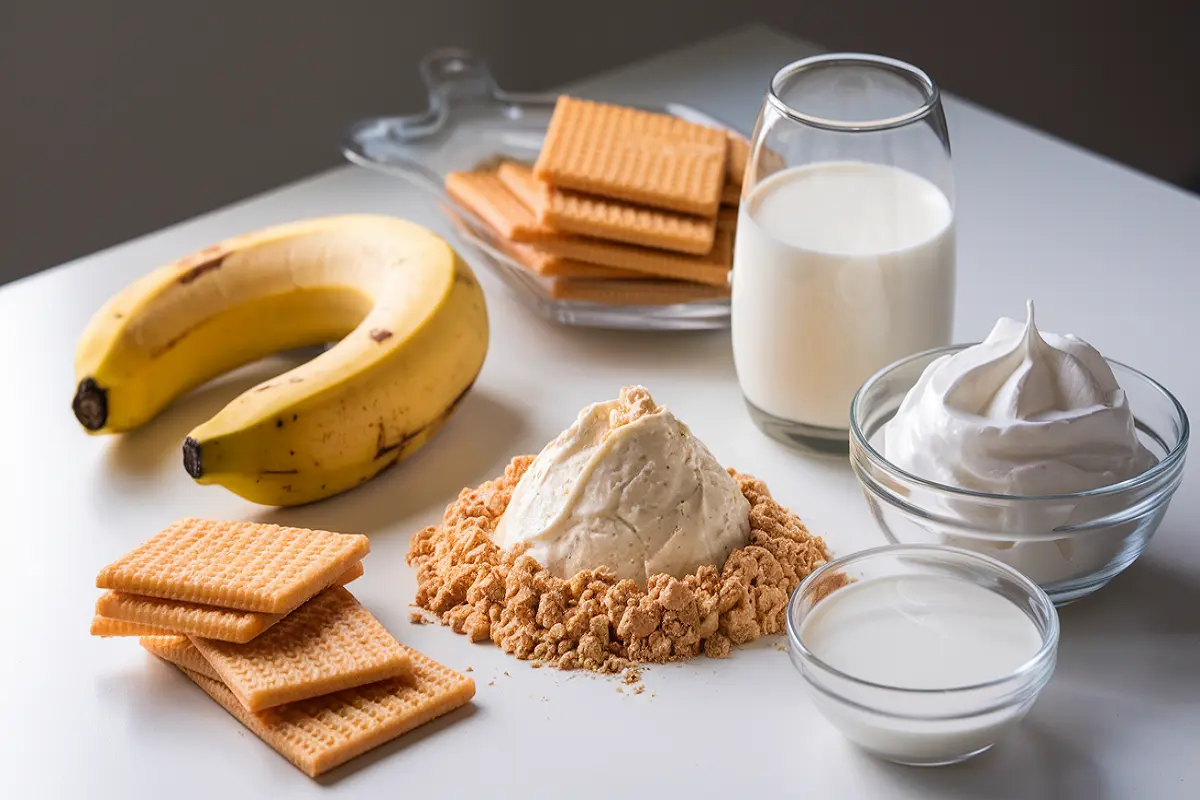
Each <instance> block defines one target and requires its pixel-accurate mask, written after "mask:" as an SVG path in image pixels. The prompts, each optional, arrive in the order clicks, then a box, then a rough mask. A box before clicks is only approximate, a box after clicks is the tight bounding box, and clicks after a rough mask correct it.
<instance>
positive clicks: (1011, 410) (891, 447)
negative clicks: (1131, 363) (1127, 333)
mask: <svg viewBox="0 0 1200 800" xmlns="http://www.w3.org/2000/svg"><path fill="white" fill-rule="evenodd" d="M884 454H885V455H886V457H887V459H888V460H889V461H891V462H892V463H893V464H895V465H896V466H898V467H900V468H901V469H904V470H906V471H908V472H910V473H912V474H914V475H917V476H918V477H921V478H925V479H926V480H931V481H936V482H937V483H942V484H946V485H948V486H954V487H958V488H962V489H970V490H974V491H981V492H992V493H996V494H1007V495H1047V494H1065V493H1070V492H1081V491H1087V490H1090V489H1098V488H1101V487H1104V486H1108V485H1111V484H1114V483H1118V482H1120V481H1122V480H1126V479H1128V478H1131V477H1133V476H1135V475H1138V474H1140V473H1141V472H1143V471H1145V470H1146V469H1148V468H1149V467H1150V466H1152V465H1153V464H1154V463H1155V458H1154V456H1153V455H1152V454H1151V453H1150V451H1148V450H1147V449H1146V448H1145V446H1143V445H1142V444H1141V442H1140V441H1139V440H1138V437H1137V432H1136V430H1135V428H1134V420H1133V414H1132V413H1131V412H1130V409H1129V403H1128V401H1127V399H1126V397H1125V392H1124V390H1122V389H1121V387H1120V386H1118V385H1117V380H1116V378H1115V377H1114V376H1113V373H1112V370H1111V369H1109V366H1108V363H1107V362H1106V361H1105V360H1104V358H1103V357H1102V356H1101V355H1100V353H1099V352H1097V351H1096V349H1095V348H1093V347H1092V346H1091V345H1089V344H1088V343H1087V342H1084V341H1083V340H1082V339H1079V338H1078V337H1076V336H1071V335H1065V336H1060V335H1056V334H1053V333H1042V332H1040V331H1038V329H1037V325H1036V324H1035V322H1034V311H1033V302H1032V301H1030V302H1029V303H1028V319H1027V320H1026V322H1025V323H1024V324H1022V323H1020V322H1018V321H1017V320H1014V319H1008V318H1001V319H1000V320H999V321H998V322H997V323H996V326H995V327H994V328H993V329H992V332H991V333H990V334H988V337H987V339H985V340H984V341H983V342H982V343H980V344H978V345H975V346H974V347H969V348H967V349H965V350H961V351H959V352H957V353H954V354H952V355H947V356H943V357H942V358H939V359H938V360H936V361H934V362H933V363H931V364H930V365H929V366H928V367H927V368H926V369H925V372H924V373H923V374H922V375H921V377H920V379H919V380H918V382H917V384H916V385H915V386H914V387H913V388H912V389H911V390H910V391H909V393H908V395H907V396H906V397H905V398H904V401H903V402H902V403H901V405H900V409H899V411H897V413H896V416H895V417H894V418H893V419H892V420H891V421H890V422H889V423H888V425H887V427H886V429H885V431H884Z"/></svg>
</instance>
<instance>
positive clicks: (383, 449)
mask: <svg viewBox="0 0 1200 800" xmlns="http://www.w3.org/2000/svg"><path fill="white" fill-rule="evenodd" d="M439 419H440V417H439ZM379 430H380V431H382V430H383V426H382V425H381V426H380V428H379ZM424 432H425V428H419V429H418V430H415V431H413V432H412V433H405V434H403V435H402V436H401V437H400V438H399V439H397V440H396V441H395V442H393V443H391V444H384V445H380V446H378V447H377V448H376V450H375V459H374V460H376V461H378V460H379V459H381V458H383V457H384V456H386V455H387V454H388V453H391V452H394V451H396V450H399V449H400V448H402V447H404V445H406V444H408V443H409V442H411V441H412V440H413V439H415V438H417V437H418V436H420V435H421V434H422V433H424Z"/></svg>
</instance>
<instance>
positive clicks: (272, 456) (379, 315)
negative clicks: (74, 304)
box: [73, 215, 488, 505]
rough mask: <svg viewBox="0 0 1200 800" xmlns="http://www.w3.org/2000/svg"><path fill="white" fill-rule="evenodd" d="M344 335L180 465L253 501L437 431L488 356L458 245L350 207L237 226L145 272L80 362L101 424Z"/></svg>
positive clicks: (353, 481) (270, 501)
mask: <svg viewBox="0 0 1200 800" xmlns="http://www.w3.org/2000/svg"><path fill="white" fill-rule="evenodd" d="M339 339H340V341H338V344H336V345H335V346H334V347H332V348H330V349H329V350H327V351H325V352H324V353H322V354H321V355H319V356H317V357H316V358H314V359H313V360H312V361H309V362H308V363H306V364H302V365H300V366H299V367H296V368H295V369H293V370H291V371H289V372H286V373H284V374H283V375H280V376H278V377H275V378H272V379H271V380H268V381H266V382H264V383H261V384H259V385H258V386H255V387H254V388H252V389H250V390H248V391H247V392H245V393H243V394H242V395H240V396H238V397H237V398H235V399H234V400H233V401H232V402H231V403H229V405H227V406H226V407H225V408H224V409H222V410H221V411H220V412H219V413H218V414H217V415H216V416H215V417H213V418H212V419H210V420H208V421H207V422H205V423H203V424H202V425H200V426H199V427H197V428H196V429H195V430H193V431H192V432H191V434H190V435H189V436H188V437H187V439H186V440H185V442H184V446H183V460H184V466H185V468H186V469H187V471H188V473H189V474H190V475H191V476H192V477H193V478H195V479H196V480H197V481H198V482H199V483H216V484H220V485H222V486H225V487H226V488H228V489H230V490H232V491H234V492H236V493H237V494H239V495H241V496H242V497H245V498H246V499H248V500H252V501H254V502H257V503H263V504H267V505H296V504H299V503H307V502H310V501H313V500H319V499H321V498H324V497H328V496H330V495H333V494H337V493H338V492H341V491H345V490H346V489H349V488H352V487H353V486H356V485H358V484H359V483H362V482H364V481H366V480H368V479H370V478H371V477H373V476H374V475H375V474H376V473H378V472H379V471H380V470H382V469H384V468H385V467H387V466H389V465H391V464H394V463H395V462H396V461H399V460H400V459H402V458H404V457H405V456H407V455H409V454H410V453H412V452H413V451H415V450H416V449H417V448H419V447H420V446H421V445H422V444H424V443H425V442H426V441H427V440H428V439H429V438H430V437H431V436H432V435H433V434H434V433H436V432H437V430H438V429H439V428H440V427H441V425H442V424H443V423H444V422H445V421H446V419H447V418H448V417H449V415H450V414H451V413H452V412H453V411H454V409H455V406H456V405H457V403H458V402H459V400H461V399H462V397H463V395H464V394H465V393H466V392H467V390H468V389H469V388H470V387H471V384H472V383H473V382H474V380H475V377H476V376H477V375H478V374H479V370H480V369H481V367H482V366H483V360H484V356H485V355H486V353H487V345H488V325H487V310H486V306H485V304H484V297H483V291H482V289H481V288H480V286H479V284H478V282H477V281H476V280H475V276H474V274H473V273H472V272H471V270H470V268H469V267H468V266H467V265H466V264H465V263H464V262H463V261H462V260H461V259H460V258H459V257H458V256H457V255H456V254H455V253H454V251H453V250H452V249H451V248H450V246H449V245H448V244H446V242H444V241H443V240H442V239H440V238H438V237H437V236H435V235H433V234H432V233H430V232H429V231H427V230H426V229H424V228H422V227H420V226H418V225H414V224H412V223H409V222H405V221H404V220H399V219H394V218H391V217H382V216H367V215H360V216H342V217H328V218H324V219H315V220H308V221H304V222H296V223H291V224H287V225H279V226H276V227H273V228H268V229H266V230H262V231H259V232H256V233H251V234H246V235H244V236H238V237H234V238H232V239H228V240H226V241H224V242H221V243H219V244H216V245H214V246H212V247H209V248H206V249H205V250H201V251H200V252H198V253H195V254H193V255H191V256H189V257H187V258H184V259H181V260H180V261H177V262H175V263H174V264H170V265H168V266H165V267H162V268H161V269H158V270H156V271H154V272H152V273H150V274H149V275H147V276H145V277H144V278H142V279H140V280H138V281H135V282H134V283H133V284H131V285H130V286H128V287H126V289H124V290H123V291H122V292H120V293H119V294H117V295H116V296H115V297H114V298H112V299H111V300H110V301H109V302H108V303H107V304H106V305H105V306H104V307H103V308H101V309H100V311H99V312H97V314H96V316H95V317H93V319H92V321H91V322H90V323H89V325H88V327H87V329H86V330H85V331H84V334H83V337H82V339H81V341H80V344H79V349H78V352H77V354H76V359H75V372H76V377H77V379H78V381H79V384H78V389H77V391H76V394H75V401H74V404H73V408H74V411H75V416H76V417H77V418H78V419H79V421H80V423H82V424H83V426H84V427H85V428H86V429H87V430H88V431H89V432H92V433H109V432H117V431H124V430H129V429H131V428H135V427H137V426H139V425H141V424H143V423H144V422H146V421H147V420H149V419H150V418H152V417H153V416H154V415H155V414H157V413H158V412H159V411H161V410H162V409H163V408H165V407H166V406H167V405H168V404H169V403H170V402H171V401H172V400H173V399H175V398H176V397H178V396H180V395H182V394H183V393H185V392H187V391H188V390H189V389H192V388H194V387H196V386H199V385H200V384H203V383H205V382H206V381H209V380H211V379H212V378H214V377H216V376H218V375H220V374H222V373H224V372H227V371H229V370H231V369H233V368H235V367H238V366H240V365H242V364H246V363H249V362H251V361H255V360H257V359H259V358H262V357H264V356H267V355H269V354H271V353H274V352H277V351H279V350H284V349H289V348H295V347H305V346H311V345H315V344H321V343H325V342H330V341H337V340H339Z"/></svg>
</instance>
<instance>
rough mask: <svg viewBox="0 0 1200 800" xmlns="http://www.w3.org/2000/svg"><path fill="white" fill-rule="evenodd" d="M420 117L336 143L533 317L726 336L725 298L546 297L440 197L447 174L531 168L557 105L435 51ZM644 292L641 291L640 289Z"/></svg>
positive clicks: (696, 115) (681, 108)
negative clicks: (409, 190)
mask: <svg viewBox="0 0 1200 800" xmlns="http://www.w3.org/2000/svg"><path fill="white" fill-rule="evenodd" d="M420 71H421V78H422V80H423V81H424V83H425V86H426V87H427V88H428V90H429V108H428V109H427V110H426V111H424V112H422V113H420V114H414V115H410V116H400V117H374V118H370V119H363V120H359V121H358V122H356V123H354V124H353V125H352V126H351V127H350V129H349V130H348V131H347V132H346V135H345V136H344V138H343V140H342V154H343V155H344V156H345V157H346V159H347V160H348V161H350V162H351V163H354V164H358V165H360V166H363V167H368V168H370V169H373V170H376V171H378V172H382V173H384V174H386V175H392V176H395V177H399V178H403V179H404V180H406V181H408V182H410V183H412V184H414V185H416V186H418V187H419V188H421V189H423V190H425V191H426V192H428V193H429V195H430V197H431V198H432V199H433V200H434V201H435V202H437V203H438V206H439V207H440V208H441V210H442V211H443V213H445V214H446V216H447V217H448V218H449V219H450V221H451V223H452V224H453V226H454V235H455V237H456V238H457V240H458V243H459V244H460V245H461V246H462V251H463V255H464V257H466V258H467V259H468V260H469V261H470V262H471V263H472V265H478V266H482V267H483V268H484V269H487V270H489V271H490V272H492V273H493V274H495V275H496V276H497V277H499V278H500V279H501V280H502V281H503V282H504V283H505V285H506V286H507V287H508V288H509V289H510V290H511V291H513V292H514V293H515V295H516V296H517V298H518V299H519V300H520V301H521V302H523V303H524V304H525V305H526V306H528V307H530V308H532V309H533V310H534V311H535V312H537V313H538V314H540V315H542V316H544V317H546V318H548V319H551V320H554V321H555V322H559V323H563V324H567V325H582V326H587V327H601V328H624V329H632V330H699V329H710V328H727V327H729V298H728V296H717V297H712V296H711V295H713V294H714V291H712V290H710V291H707V292H695V295H697V296H698V297H702V298H703V299H695V300H691V301H690V302H676V303H672V304H670V305H642V304H639V305H630V304H624V305H620V304H611V303H599V302H583V301H578V300H571V299H562V298H560V297H556V296H555V291H554V285H553V283H552V282H550V281H548V280H547V279H545V278H541V277H539V276H537V275H535V274H533V273H532V272H530V271H529V270H528V269H526V268H525V267H523V266H522V265H521V264H520V263H519V262H517V261H516V260H515V259H514V258H512V257H511V256H510V255H508V253H507V245H506V243H505V242H504V241H503V240H502V239H500V238H499V237H497V236H496V235H495V234H494V233H493V232H492V230H491V229H490V228H489V227H488V226H487V225H485V224H484V223H483V222H482V221H481V220H480V219H479V218H477V217H476V216H475V215H474V214H472V213H471V212H470V211H469V210H468V209H467V208H465V207H463V206H462V205H460V204H458V203H457V202H455V200H454V199H453V198H451V197H450V196H449V195H448V194H446V192H445V191H444V190H443V188H442V187H443V180H444V178H445V176H446V174H447V173H449V172H455V171H461V170H471V169H475V168H477V167H483V166H487V165H489V164H495V163H497V162H498V161H500V160H504V159H512V160H516V161H523V162H528V163H531V162H533V161H534V160H535V159H536V158H537V155H538V151H539V150H541V147H542V140H543V139H544V138H545V135H546V129H547V127H548V126H549V124H550V117H551V115H552V114H553V112H554V103H555V101H556V100H557V95H535V94H514V93H512V92H507V91H504V90H503V89H501V88H500V87H499V86H497V85H496V82H495V80H494V79H493V78H492V75H491V71H490V70H489V69H488V66H487V63H486V62H484V61H483V59H481V58H479V57H477V56H475V55H474V54H472V53H470V52H468V51H466V50H462V49H459V48H442V49H439V50H435V51H433V52H432V53H429V54H428V55H427V56H425V58H423V59H422V60H421V64H420ZM642 108H645V109H646V110H649V111H656V112H658V113H662V114H671V115H673V116H677V117H680V118H682V119H686V120H689V121H691V122H695V123H698V124H701V125H707V126H708V127H712V128H720V129H722V130H733V129H732V128H730V127H729V126H728V125H725V124H724V123H722V122H719V121H718V120H716V119H713V118H712V117H710V116H708V115H707V114H704V113H703V112H701V111H698V110H696V109H694V108H691V107H690V106H685V105H681V104H678V103H672V104H667V105H665V106H661V107H647V106H642ZM642 288H645V284H642Z"/></svg>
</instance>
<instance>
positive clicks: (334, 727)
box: [182, 648, 475, 777]
mask: <svg viewBox="0 0 1200 800" xmlns="http://www.w3.org/2000/svg"><path fill="white" fill-rule="evenodd" d="M405 649H406V651H407V653H408V656H409V658H410V659H411V661H412V665H413V671H412V676H411V678H410V679H409V680H407V681H404V680H395V679H393V680H388V681H382V682H380V683H373V684H371V685H369V686H361V687H359V688H357V689H348V690H346V691H343V692H337V693H336V694H331V695H325V696H324V697H317V698H313V699H312V700H302V701H300V702H298V703H291V704H289V705H286V706H279V707H277V708H269V709H267V710H266V711H260V712H253V711H247V710H246V709H245V707H243V706H242V704H241V703H239V702H238V700H237V698H236V697H234V696H233V693H232V692H230V691H229V689H228V688H226V686H225V685H224V684H223V683H221V682H220V681H217V680H213V679H212V678H206V677H205V676H203V675H201V674H199V673H197V672H194V671H191V670H188V669H187V668H182V669H183V672H184V674H186V675H187V676H188V677H189V678H191V679H192V680H193V681H194V682H195V683H196V684H197V685H198V686H199V687H200V688H201V689H203V690H204V691H205V692H207V693H208V695H209V696H210V697H212V698H213V699H214V700H216V701H217V702H218V703H220V704H221V705H222V706H223V707H224V708H225V710H226V711H228V712H229V713H230V714H232V715H233V716H234V717H236V718H237V719H238V720H239V721H240V722H241V723H242V724H243V725H245V726H246V727H247V728H249V729H250V730H251V731H252V732H253V733H254V734H255V735H256V736H258V737H259V738H260V739H262V740H263V741H264V742H266V743H267V744H268V745H270V746H271V747H273V748H274V749H275V750H276V751H277V752H278V753H279V754H280V755H282V756H283V757H284V758H286V759H287V760H288V761H291V762H292V763H293V764H295V765H296V766H297V767H299V768H300V769H301V770H302V771H303V772H304V773H305V774H307V775H309V776H310V777H316V776H317V775H320V774H321V773H323V772H327V771H329V770H331V769H333V768H334V767H336V766H338V765H340V764H344V763H346V762H347V761H349V760H350V759H352V758H354V757H355V756H359V755H362V754H363V753H365V752H367V751H368V750H371V749H372V748H375V747H378V746H379V745H381V744H384V743H385V742H389V741H391V740H392V739H395V738H396V737H398V736H401V735H403V734H405V733H407V732H408V731H411V730H412V729H414V728H417V727H419V726H421V725H424V724H425V723H426V722H429V721H430V720H432V719H435V718H437V717H440V716H442V715H443V714H446V713H449V712H451V711H453V710H454V709H456V708H458V707H460V706H463V705H466V704H467V703H468V702H470V700H471V698H472V697H474V696H475V682H474V681H472V680H471V679H470V678H468V677H466V676H465V675H460V674H459V673H457V672H455V671H454V670H452V669H449V668H447V667H444V666H442V665H441V664H439V663H438V662H436V661H434V660H433V659H431V658H428V657H426V656H424V655H422V654H420V653H418V652H416V651H415V650H410V649H408V648H405Z"/></svg>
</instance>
